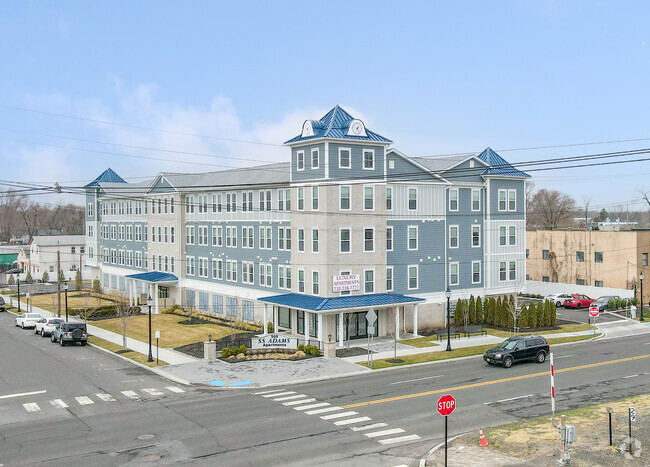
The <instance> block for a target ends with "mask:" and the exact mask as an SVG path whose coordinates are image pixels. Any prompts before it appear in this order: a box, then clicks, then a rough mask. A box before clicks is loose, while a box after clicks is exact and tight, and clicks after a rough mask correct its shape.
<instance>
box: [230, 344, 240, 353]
mask: <svg viewBox="0 0 650 467" xmlns="http://www.w3.org/2000/svg"><path fill="white" fill-rule="evenodd" d="M238 353H239V347H237V346H236V345H231V346H230V355H237V354H238Z"/></svg>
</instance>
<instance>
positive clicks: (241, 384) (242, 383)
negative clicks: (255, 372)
mask: <svg viewBox="0 0 650 467" xmlns="http://www.w3.org/2000/svg"><path fill="white" fill-rule="evenodd" d="M249 384H253V382H252V381H237V382H236V383H230V385H231V386H235V387H236V386H247V385H249Z"/></svg>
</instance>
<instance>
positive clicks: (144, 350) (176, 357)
mask: <svg viewBox="0 0 650 467" xmlns="http://www.w3.org/2000/svg"><path fill="white" fill-rule="evenodd" d="M10 304H11V306H17V305H18V303H17V301H16V300H15V299H14V298H13V297H11V299H10ZM21 305H22V302H21ZM29 308H30V313H39V314H40V315H41V316H43V317H47V318H49V317H56V316H57V315H56V313H52V312H51V311H47V310H44V309H42V308H39V307H37V306H33V305H30V307H29ZM22 312H23V313H25V312H26V311H25V310H22ZM68 321H70V322H73V323H82V322H83V321H81V320H79V319H77V318H72V317H69V318H68ZM86 327H87V328H88V333H89V334H91V335H93V336H97V337H99V338H101V339H104V340H106V341H109V342H112V343H113V344H117V345H122V335H121V334H118V333H115V332H112V331H107V330H106V329H102V328H99V327H97V326H93V325H92V324H86ZM126 346H127V347H128V348H129V349H131V350H133V351H134V352H138V353H141V354H143V355H149V343H147V342H142V341H138V340H135V339H131V338H128V337H127V339H126ZM153 352H154V354H155V352H156V349H155V348H154V349H153ZM158 352H159V353H158V356H159V358H160V360H162V361H163V362H167V363H168V364H170V365H180V364H183V363H192V362H196V361H197V359H196V358H193V357H190V356H189V355H185V354H183V353H181V352H177V351H175V350H172V349H158Z"/></svg>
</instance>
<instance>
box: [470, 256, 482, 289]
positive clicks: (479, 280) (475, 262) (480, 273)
mask: <svg viewBox="0 0 650 467" xmlns="http://www.w3.org/2000/svg"><path fill="white" fill-rule="evenodd" d="M475 264H478V276H479V277H478V282H474V265H475ZM482 276H483V271H481V262H480V261H472V284H480V283H481V279H482Z"/></svg>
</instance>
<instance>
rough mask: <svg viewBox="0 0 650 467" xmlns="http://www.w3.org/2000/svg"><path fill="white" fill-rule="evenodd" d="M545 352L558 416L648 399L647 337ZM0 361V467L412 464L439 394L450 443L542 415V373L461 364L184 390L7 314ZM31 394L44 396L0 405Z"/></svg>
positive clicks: (433, 428) (1, 320)
mask: <svg viewBox="0 0 650 467" xmlns="http://www.w3.org/2000/svg"><path fill="white" fill-rule="evenodd" d="M552 350H553V352H554V355H555V367H556V390H557V393H558V399H557V409H558V410H564V409H568V408H575V407H580V406H585V405H590V404H593V403H596V402H600V401H608V400H614V399H620V398H622V397H627V396H630V395H635V394H640V393H645V392H647V387H648V385H649V384H650V334H645V335H639V336H635V337H630V338H621V339H616V340H599V341H595V342H587V343H582V344H576V345H569V346H556V347H555V348H553V349H552ZM0 355H1V356H2V357H1V358H0V464H4V465H31V464H35V463H37V462H44V463H45V464H52V465H63V464H66V465H69V464H77V463H82V462H83V463H84V464H87V465H142V464H146V463H148V462H158V463H176V462H177V463H182V464H191V465H228V466H231V465H232V466H238V465H251V466H253V465H255V466H257V465H262V464H264V465H301V466H302V465H305V464H308V465H332V466H333V465H336V466H348V465H359V466H366V465H387V466H390V465H401V464H407V465H417V462H418V459H419V458H420V457H421V456H422V455H423V454H424V453H426V452H427V451H428V450H429V449H430V448H431V447H432V446H433V445H435V444H437V443H438V442H440V440H441V439H442V436H443V419H442V417H440V416H439V415H438V414H437V413H436V412H435V403H436V401H437V400H438V398H439V397H440V396H441V395H442V394H443V393H447V392H450V393H452V394H453V395H454V396H455V397H456V399H457V401H458V407H457V409H456V411H455V412H454V414H453V415H452V416H451V417H450V418H449V429H450V435H453V434H458V433H462V432H467V431H473V430H476V431H478V428H479V427H486V426H491V425H497V424H501V423H504V422H508V421H516V420H519V419H521V418H527V417H531V416H537V415H542V414H546V413H548V412H549V411H550V401H549V377H548V374H547V372H548V364H536V363H523V364H519V365H515V366H513V367H512V368H510V369H508V370H506V369H503V368H499V367H492V366H488V365H486V364H485V363H484V362H483V361H482V360H481V359H480V358H469V359H464V360H457V361H451V362H445V363H439V364H434V365H425V366H417V367H404V368H401V369H398V370H392V371H381V372H374V373H372V374H370V375H364V376H360V377H353V378H343V379H335V380H330V381H323V382H317V383H308V384H300V385H296V386H291V387H281V388H269V389H265V390H264V389H262V390H257V391H254V390H231V391H223V390H217V389H210V388H188V387H184V386H179V385H177V384H174V383H171V382H169V381H167V380H165V379H163V378H160V377H158V376H157V375H153V374H151V373H150V372H148V371H147V370H143V369H140V368H136V367H134V366H132V365H130V364H129V363H127V362H123V361H122V360H120V359H117V358H115V357H113V356H111V355H107V354H105V353H103V352H101V351H99V350H96V349H92V348H88V347H79V346H76V347H64V348H61V347H59V346H58V345H54V344H52V343H50V342H49V340H47V339H42V338H41V337H39V336H35V335H33V334H31V332H29V331H22V330H20V329H18V328H14V327H13V315H10V314H0ZM171 387H173V388H177V389H174V390H171V389H169V388H171ZM145 389H147V390H149V393H147V391H144V390H145ZM179 389H180V390H183V391H184V392H182V393H181V392H175V391H178V390H179ZM152 390H154V391H152ZM34 391H46V392H44V393H39V394H33V395H26V396H15V397H5V396H8V395H15V394H17V393H18V394H19V393H25V392H34ZM122 391H127V394H129V393H128V391H133V392H134V393H135V396H136V397H137V399H136V398H131V397H129V395H125V394H124V393H123V392H122ZM269 391H271V392H269ZM262 393H263V394H262ZM97 394H110V395H111V397H112V398H114V399H115V401H103V400H102V399H101V398H100V397H99V396H97ZM83 396H86V397H87V398H88V400H90V401H91V402H92V403H88V402H87V400H86V399H83ZM131 396H133V394H131ZM77 397H80V398H81V399H76V398H77ZM103 397H106V396H103ZM57 399H60V400H61V401H63V402H64V403H65V405H67V407H60V406H59V407H55V406H54V405H53V403H52V402H50V401H55V400H57ZM279 399H281V400H279ZM307 399H314V401H311V402H301V401H305V400H307ZM80 401H83V404H82V402H80ZM294 402H295V404H294ZM23 404H28V406H27V407H30V408H32V409H33V408H34V406H31V405H29V404H36V405H37V406H38V407H39V410H35V411H31V412H30V411H28V409H27V407H25V406H24V405H23ZM285 404H287V405H285ZM290 404H292V405H290ZM321 404H322V405H321ZM305 405H318V407H314V408H311V409H302V408H303V407H304V406H305ZM339 407H340V408H339ZM296 408H301V409H302V410H295V409H296ZM319 410H323V411H322V412H320V413H313V411H319ZM348 412H352V413H348ZM355 412H356V413H355ZM342 413H348V414H347V415H344V416H339V415H340V414H342ZM322 417H326V418H325V419H323V418H322ZM366 418H367V419H366ZM355 419H356V420H358V421H356V422H352V423H349V424H338V425H337V424H336V423H340V422H344V423H347V422H348V421H350V420H355ZM367 426H371V428H368V429H367V430H361V431H355V430H353V428H355V429H358V428H363V427H367ZM377 433H379V434H377ZM366 434H370V435H372V437H369V436H366ZM375 434H377V435H376V436H375ZM394 440H397V441H394Z"/></svg>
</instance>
